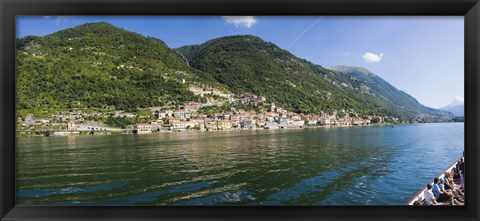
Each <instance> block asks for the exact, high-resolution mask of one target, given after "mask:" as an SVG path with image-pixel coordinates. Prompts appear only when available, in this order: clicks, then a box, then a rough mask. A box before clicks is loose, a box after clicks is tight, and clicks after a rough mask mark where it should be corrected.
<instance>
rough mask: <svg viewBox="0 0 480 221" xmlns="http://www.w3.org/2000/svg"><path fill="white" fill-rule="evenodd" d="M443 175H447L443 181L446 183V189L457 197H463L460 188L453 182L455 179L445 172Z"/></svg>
mask: <svg viewBox="0 0 480 221" xmlns="http://www.w3.org/2000/svg"><path fill="white" fill-rule="evenodd" d="M443 175H445V176H444V177H443V179H444V181H445V182H444V185H445V189H446V190H447V191H448V190H450V191H452V193H453V195H454V196H455V197H463V193H462V191H460V189H459V186H457V184H455V183H454V182H453V178H452V176H451V174H450V173H449V172H447V171H445V172H444V173H443Z"/></svg>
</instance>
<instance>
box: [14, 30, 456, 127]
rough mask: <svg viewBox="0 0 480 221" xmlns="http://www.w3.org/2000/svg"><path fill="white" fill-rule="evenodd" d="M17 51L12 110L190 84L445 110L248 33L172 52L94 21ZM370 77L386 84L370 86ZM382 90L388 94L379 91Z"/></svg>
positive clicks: (310, 104) (357, 105) (386, 108)
mask: <svg viewBox="0 0 480 221" xmlns="http://www.w3.org/2000/svg"><path fill="white" fill-rule="evenodd" d="M17 49H18V52H17V55H18V59H17V67H18V72H17V75H18V81H17V83H18V89H17V94H18V97H17V100H18V102H17V108H18V109H20V110H21V111H24V112H28V111H30V112H31V111H33V112H43V114H46V113H48V112H50V111H52V110H49V109H53V110H54V109H71V108H108V107H114V108H115V109H118V110H129V111H133V110H135V109H138V108H145V107H152V106H158V105H178V104H182V103H184V102H188V101H198V102H204V101H205V98H202V97H200V96H197V95H195V94H193V93H192V92H191V91H190V90H189V87H190V86H197V87H203V86H206V85H207V86H213V87H216V88H218V89H220V90H224V91H231V92H233V93H235V94H237V95H241V94H243V93H254V94H257V95H260V96H265V97H266V98H267V101H268V102H272V103H276V104H278V105H281V106H282V107H284V108H285V109H287V110H289V111H294V112H297V113H320V112H330V111H331V110H332V109H339V110H340V109H345V110H347V111H349V110H350V111H352V113H355V114H360V115H366V114H373V115H375V114H377V115H388V116H392V117H398V118H401V119H404V120H405V119H412V118H414V117H415V116H416V115H418V114H433V115H435V114H437V115H449V114H448V113H447V112H442V111H438V110H434V109H428V108H427V107H424V106H423V105H421V104H419V103H418V101H416V100H415V99H414V98H413V97H411V96H410V95H408V94H406V93H404V92H402V91H400V90H398V89H396V88H394V87H393V86H391V85H390V86H391V87H390V86H389V84H388V82H386V81H384V80H383V79H381V78H379V77H378V76H377V75H375V74H373V73H371V72H370V71H368V70H367V69H364V68H363V69H359V68H357V70H356V72H358V73H356V72H354V71H347V69H348V68H347V67H346V66H343V68H342V71H337V70H330V69H327V68H324V67H322V66H320V65H316V64H313V63H311V62H309V61H307V60H305V59H301V58H298V57H296V56H295V55H293V54H292V53H290V52H289V51H287V50H284V49H281V48H280V47H278V46H277V45H275V44H273V43H271V42H266V41H264V40H263V39H261V38H259V37H257V36H253V35H233V36H225V37H220V38H216V39H211V40H209V41H207V42H205V43H203V44H198V45H190V46H182V47H180V48H176V49H172V48H169V47H168V46H167V45H166V44H165V42H163V41H162V40H160V39H156V38H152V37H145V36H143V35H140V34H138V33H134V32H129V31H126V30H124V29H121V28H118V27H115V26H113V25H111V24H109V23H106V22H100V23H87V24H84V25H80V26H77V27H74V28H69V29H65V30H61V31H58V32H55V33H53V34H50V35H46V36H43V37H38V36H27V37H24V38H21V39H17ZM334 69H335V68H334ZM337 69H338V68H337ZM362 75H363V77H362ZM375 82H380V83H381V84H382V85H383V87H384V88H376V87H374V86H373V83H375ZM382 90H385V91H388V92H390V93H391V94H390V95H389V96H387V97H385V96H384V95H383V94H382V93H381V92H382ZM402 93H404V94H402ZM382 96H383V97H385V98H387V99H384V98H381V97H382ZM409 96H410V97H409ZM394 97H398V98H399V99H403V100H402V102H403V103H402V102H401V104H408V105H413V106H412V107H415V108H413V109H411V111H410V112H408V110H407V108H404V109H402V110H400V111H397V110H396V108H398V107H395V104H397V103H395V102H394V101H392V100H389V99H392V98H394Z"/></svg>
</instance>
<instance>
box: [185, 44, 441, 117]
mask: <svg viewBox="0 0 480 221" xmlns="http://www.w3.org/2000/svg"><path fill="white" fill-rule="evenodd" d="M177 50H178V51H179V52H180V53H181V54H183V55H184V56H185V59H186V60H187V62H188V63H189V64H190V65H191V66H192V67H194V68H197V69H200V70H202V71H204V72H206V73H209V74H211V75H212V77H213V78H215V79H216V80H217V81H219V82H221V83H223V84H225V85H227V86H228V87H229V88H230V89H231V90H232V91H233V92H235V93H237V94H240V93H244V92H251V93H254V94H258V95H262V96H265V97H267V99H268V101H270V102H274V103H277V104H279V105H280V106H282V107H284V108H286V109H288V110H290V111H295V112H303V113H311V112H319V111H329V110H331V109H333V108H335V109H348V110H354V112H356V113H358V114H380V115H387V116H393V117H398V118H402V119H413V118H415V116H416V115H417V114H421V113H423V114H431V115H450V113H448V112H445V111H440V110H435V109H432V108H428V107H425V106H423V105H421V104H420V103H418V101H416V100H415V99H414V98H413V97H411V96H410V95H408V94H406V93H404V92H402V91H400V90H398V89H396V88H395V87H393V86H392V85H390V84H389V83H388V82H386V81H384V80H383V79H381V78H380V77H378V76H376V75H375V74H373V73H371V72H369V71H368V70H366V69H359V68H348V67H336V68H332V69H326V68H323V67H322V66H320V65H316V64H313V63H311V62H309V61H306V60H304V59H300V58H297V57H295V56H294V55H292V54H291V53H290V52H288V51H286V50H283V49H280V48H279V47H277V46H276V45H274V44H272V43H269V42H265V41H263V40H262V39H260V38H258V37H255V36H249V35H246V36H229V37H222V38H217V39H213V40H210V41H208V42H205V43H204V44H201V45H189V46H184V47H181V48H178V49H177ZM360 74H361V76H360Z"/></svg>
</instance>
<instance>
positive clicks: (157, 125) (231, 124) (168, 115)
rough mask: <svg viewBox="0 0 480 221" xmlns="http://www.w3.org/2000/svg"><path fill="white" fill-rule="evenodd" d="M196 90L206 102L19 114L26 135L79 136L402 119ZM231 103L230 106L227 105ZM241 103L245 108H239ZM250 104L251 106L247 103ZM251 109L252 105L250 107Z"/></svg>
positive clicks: (365, 123)
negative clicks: (117, 121)
mask: <svg viewBox="0 0 480 221" xmlns="http://www.w3.org/2000/svg"><path fill="white" fill-rule="evenodd" d="M190 91H192V92H193V93H194V94H196V95H199V96H201V97H207V98H208V99H207V102H206V103H199V102H187V103H184V104H183V105H181V106H169V107H152V108H148V109H146V110H143V111H142V112H143V113H144V114H138V113H126V112H123V111H118V110H115V111H112V112H109V113H100V112H88V113H87V112H86V111H83V110H75V111H69V112H67V113H62V114H57V115H52V116H51V117H43V118H35V117H34V116H33V115H32V114H30V115H28V116H27V117H25V119H22V118H20V117H19V118H18V128H19V130H17V131H18V132H19V133H20V135H27V136H28V135H46V136H49V135H75V134H119V133H120V134H121V133H137V134H150V133H156V132H181V131H220V130H242V129H243V130H246V129H292V128H305V127H318V126H338V127H348V126H370V125H383V124H385V123H386V122H388V123H397V122H398V119H397V118H392V117H390V118H389V117H386V116H376V115H364V116H359V115H358V114H356V113H355V112H354V110H344V109H342V110H336V109H332V110H328V112H327V111H326V112H322V113H321V114H303V113H294V112H289V111H287V110H285V109H283V108H282V107H280V106H277V105H275V103H267V98H265V97H263V96H258V95H255V94H252V93H244V94H242V95H241V96H235V95H233V94H225V93H222V92H221V91H220V90H216V89H214V88H209V87H204V88H195V87H191V88H190ZM212 107H223V109H222V108H218V109H222V110H221V111H218V112H211V111H210V113H204V112H206V111H204V110H206V109H208V108H210V109H211V110H216V109H215V108H212ZM225 107H227V108H225ZM239 107H240V108H239ZM241 107H245V108H241ZM247 109H248V110H247ZM109 117H110V118H112V117H113V118H121V119H137V123H136V124H133V125H126V126H125V127H124V128H119V127H114V126H111V125H108V124H105V123H103V122H102V121H101V120H100V121H99V120H98V119H102V118H104V119H106V118H109Z"/></svg>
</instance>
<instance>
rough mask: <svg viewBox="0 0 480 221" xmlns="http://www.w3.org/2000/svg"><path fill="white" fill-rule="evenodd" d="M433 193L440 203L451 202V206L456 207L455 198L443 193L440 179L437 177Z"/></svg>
mask: <svg viewBox="0 0 480 221" xmlns="http://www.w3.org/2000/svg"><path fill="white" fill-rule="evenodd" d="M432 192H433V195H434V196H435V198H437V200H438V201H439V202H447V201H450V204H451V205H455V202H454V201H453V197H451V196H450V195H448V194H447V193H446V192H444V191H442V188H441V187H440V179H439V178H438V177H435V179H433V186H432Z"/></svg>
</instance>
